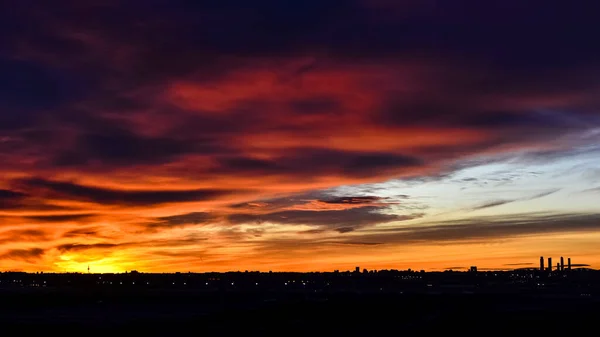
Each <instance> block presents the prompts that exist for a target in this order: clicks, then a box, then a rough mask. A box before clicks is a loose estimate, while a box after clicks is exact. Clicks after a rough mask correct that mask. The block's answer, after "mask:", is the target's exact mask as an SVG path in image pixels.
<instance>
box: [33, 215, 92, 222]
mask: <svg viewBox="0 0 600 337" xmlns="http://www.w3.org/2000/svg"><path fill="white" fill-rule="evenodd" d="M94 216H95V214H58V215H36V216H25V217H23V218H24V219H25V220H28V221H33V222H47V223H61V222H81V221H84V220H88V219H90V218H92V217H94Z"/></svg>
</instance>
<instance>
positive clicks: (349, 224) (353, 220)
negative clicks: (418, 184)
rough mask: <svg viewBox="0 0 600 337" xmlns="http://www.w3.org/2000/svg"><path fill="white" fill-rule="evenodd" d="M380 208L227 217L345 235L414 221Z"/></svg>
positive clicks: (235, 222) (240, 221)
mask: <svg viewBox="0 0 600 337" xmlns="http://www.w3.org/2000/svg"><path fill="white" fill-rule="evenodd" d="M381 210H382V209H381V208H380V207H371V206H368V207H361V208H352V209H344V210H325V211H303V210H289V211H279V212H273V213H266V214H260V215H257V214H244V213H239V214H232V215H229V216H228V217H227V219H228V221H229V222H231V223H234V224H242V223H263V222H270V223H278V224H290V225H313V226H323V227H327V228H331V229H335V230H337V231H338V232H340V233H347V232H350V231H352V230H354V229H355V228H356V227H363V226H369V225H375V224H379V223H388V222H394V221H405V220H410V219H414V218H415V216H410V215H396V214H384V213H381Z"/></svg>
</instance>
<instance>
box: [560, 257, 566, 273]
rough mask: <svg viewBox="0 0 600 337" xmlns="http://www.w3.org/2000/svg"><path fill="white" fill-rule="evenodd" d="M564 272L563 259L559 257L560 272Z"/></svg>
mask: <svg viewBox="0 0 600 337" xmlns="http://www.w3.org/2000/svg"><path fill="white" fill-rule="evenodd" d="M563 270H565V259H564V258H563V257H562V256H561V257H560V271H563Z"/></svg>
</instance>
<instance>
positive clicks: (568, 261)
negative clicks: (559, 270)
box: [567, 258, 571, 270]
mask: <svg viewBox="0 0 600 337" xmlns="http://www.w3.org/2000/svg"><path fill="white" fill-rule="evenodd" d="M567 263H568V267H567V268H569V270H571V258H568V259H567Z"/></svg>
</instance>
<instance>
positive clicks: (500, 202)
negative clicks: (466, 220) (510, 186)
mask: <svg viewBox="0 0 600 337" xmlns="http://www.w3.org/2000/svg"><path fill="white" fill-rule="evenodd" d="M558 191H560V189H552V190H549V191H544V192H541V193H538V194H535V195H532V196H528V197H523V198H518V199H512V200H496V201H489V202H487V203H484V204H482V205H479V206H475V207H473V208H471V210H472V211H477V210H481V209H486V208H491V207H496V206H502V205H506V204H510V203H513V202H518V201H528V200H535V199H539V198H543V197H545V196H548V195H551V194H554V193H556V192H558Z"/></svg>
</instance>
